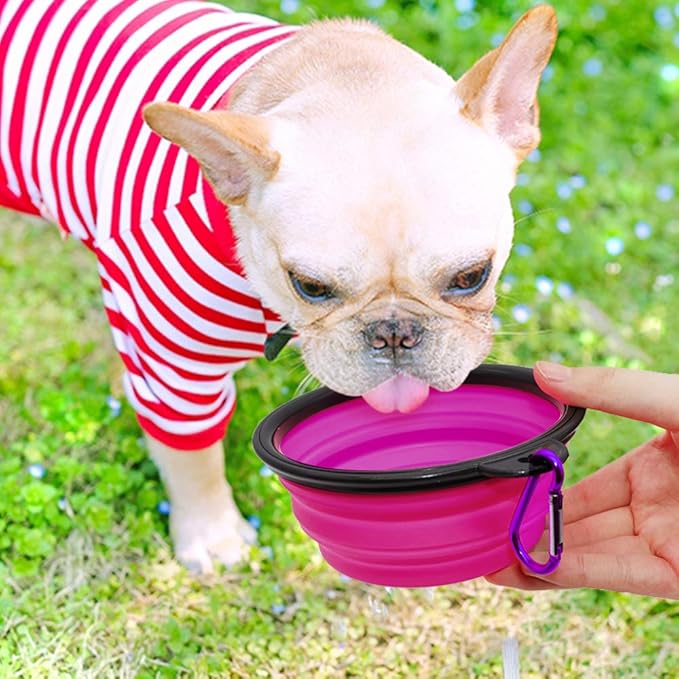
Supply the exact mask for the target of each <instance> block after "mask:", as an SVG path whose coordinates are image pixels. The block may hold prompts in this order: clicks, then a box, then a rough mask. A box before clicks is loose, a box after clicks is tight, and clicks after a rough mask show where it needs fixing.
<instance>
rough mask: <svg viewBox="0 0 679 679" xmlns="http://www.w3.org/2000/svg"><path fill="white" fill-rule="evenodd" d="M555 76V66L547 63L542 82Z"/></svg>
mask: <svg viewBox="0 0 679 679" xmlns="http://www.w3.org/2000/svg"><path fill="white" fill-rule="evenodd" d="M553 77H554V66H552V65H551V64H547V66H545V70H544V71H543V72H542V82H549V81H550V80H551V79H552V78H553Z"/></svg>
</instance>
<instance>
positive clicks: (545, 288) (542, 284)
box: [535, 276, 554, 295]
mask: <svg viewBox="0 0 679 679" xmlns="http://www.w3.org/2000/svg"><path fill="white" fill-rule="evenodd" d="M535 287H536V288H537V289H538V292H539V293H540V294H542V295H551V294H552V290H554V281H552V279H551V278H549V277H548V276H538V277H537V278H536V279H535Z"/></svg>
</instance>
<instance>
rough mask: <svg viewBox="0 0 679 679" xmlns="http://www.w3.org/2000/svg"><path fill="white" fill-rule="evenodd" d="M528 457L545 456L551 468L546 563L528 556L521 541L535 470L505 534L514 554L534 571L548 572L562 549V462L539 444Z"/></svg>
mask: <svg viewBox="0 0 679 679" xmlns="http://www.w3.org/2000/svg"><path fill="white" fill-rule="evenodd" d="M532 457H540V458H542V459H543V460H545V462H547V463H548V464H549V465H550V467H551V468H552V471H553V472H554V478H553V479H552V482H551V484H550V486H549V559H548V560H547V562H546V563H538V562H537V561H535V559H533V558H531V556H530V554H528V551H527V550H526V548H525V547H524V546H523V544H522V543H521V534H520V533H521V522H522V521H523V517H524V515H525V513H526V509H528V503H529V502H530V499H531V497H533V492H534V491H535V486H536V485H537V484H538V481H539V480H540V475H539V474H538V475H536V476H530V477H528V481H527V482H526V485H525V487H524V489H523V492H522V493H521V497H520V498H519V503H518V504H517V505H516V509H515V510H514V516H512V520H511V522H510V524H509V538H510V540H511V543H512V547H513V548H514V551H515V552H516V556H517V557H518V558H519V560H520V561H521V562H522V563H523V564H524V565H525V566H527V567H528V568H530V570H531V571H533V573H537V574H538V575H549V574H550V573H553V572H554V571H555V570H556V569H557V567H558V565H559V563H560V561H561V553H562V552H563V495H562V494H561V488H562V486H563V480H564V471H563V463H562V462H561V460H560V459H559V457H558V455H557V454H556V453H554V452H553V451H551V450H549V448H541V449H540V450H538V451H536V452H535V453H534V454H533V456H532Z"/></svg>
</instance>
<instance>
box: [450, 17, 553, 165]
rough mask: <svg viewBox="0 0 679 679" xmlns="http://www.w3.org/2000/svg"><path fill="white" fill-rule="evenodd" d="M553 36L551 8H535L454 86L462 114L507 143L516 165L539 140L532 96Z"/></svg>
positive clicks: (550, 50) (538, 82) (536, 111)
mask: <svg viewBox="0 0 679 679" xmlns="http://www.w3.org/2000/svg"><path fill="white" fill-rule="evenodd" d="M556 35H557V25H556V14H555V13H554V10H553V9H552V8H551V7H549V6H548V5H540V6H538V7H535V8H533V9H532V10H530V11H528V12H526V13H525V14H524V15H523V16H522V17H521V18H520V19H519V20H518V21H517V22H516V24H515V25H514V27H513V28H512V30H511V31H510V33H509V35H508V36H507V37H506V38H505V39H504V40H503V42H502V44H501V45H500V46H499V47H497V48H495V49H494V50H492V51H491V52H488V54H486V55H485V56H483V57H482V58H481V59H479V61H477V62H476V63H475V64H474V66H472V68H470V69H469V71H467V73H465V74H464V75H463V76H462V78H461V79H460V80H459V81H458V83H457V84H456V92H457V95H458V96H459V98H460V99H461V101H462V108H461V113H462V114H463V115H465V116H466V117H468V118H470V119H471V120H473V121H474V122H476V123H478V124H479V125H482V126H483V127H484V128H486V129H487V130H489V131H491V132H493V133H494V134H497V135H498V136H499V137H500V138H501V139H502V140H503V141H505V142H506V143H507V144H509V146H510V147H511V148H512V150H513V151H514V153H515V154H516V157H517V160H518V161H519V162H520V161H522V160H523V159H524V158H525V157H526V156H527V155H528V154H529V153H530V152H531V151H532V150H533V149H534V148H535V147H536V146H537V145H538V143H539V141H540V130H539V128H538V117H539V109H538V102H537V98H536V94H537V90H538V86H539V85H540V77H541V75H542V71H543V70H544V68H545V66H547V62H548V61H549V57H550V55H551V54H552V50H553V49H554V43H555V42H556Z"/></svg>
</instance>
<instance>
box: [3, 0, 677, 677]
mask: <svg viewBox="0 0 679 679" xmlns="http://www.w3.org/2000/svg"><path fill="white" fill-rule="evenodd" d="M463 4H464V3H459V2H458V3H453V2H450V1H446V2H440V3H439V2H435V1H433V0H431V1H422V2H419V3H416V2H408V1H407V0H402V2H400V3H398V2H395V1H394V0H386V2H384V3H379V2H372V3H367V2H363V1H362V0H340V1H339V2H333V3H332V4H330V3H328V2H325V3H323V2H317V3H308V4H304V5H300V6H296V5H295V3H291V2H288V3H284V4H283V5H282V7H283V8H285V9H288V10H290V9H292V10H294V11H293V13H292V14H290V15H288V16H286V15H285V14H284V13H283V12H282V9H281V5H279V3H278V2H269V1H261V2H256V3H251V2H247V3H246V2H244V1H239V2H238V3H236V2H233V3H231V5H232V6H234V7H237V6H238V7H245V6H246V5H247V8H248V9H249V10H250V11H252V10H253V9H254V10H256V11H260V12H262V13H265V14H269V15H272V16H278V17H281V18H285V19H286V20H289V21H295V22H296V21H306V20H308V19H310V18H313V17H314V16H323V15H328V14H354V15H357V14H362V15H367V16H371V17H373V18H375V19H377V20H379V21H380V22H381V23H382V24H383V25H384V26H385V27H386V28H387V29H388V30H389V31H390V32H392V33H393V34H395V35H396V36H397V37H399V38H401V39H403V40H404V41H405V42H407V43H408V44H410V45H411V46H413V47H414V48H416V49H418V50H419V51H421V52H422V53H424V54H425V55H426V56H428V57H429V58H431V59H433V60H434V61H436V62H437V63H439V64H441V65H443V66H444V67H445V68H446V69H448V70H449V72H451V74H453V75H459V74H460V73H462V72H463V71H464V69H465V68H467V67H468V66H469V65H470V64H471V63H472V62H473V61H474V59H475V58H476V57H478V56H479V55H480V54H481V53H482V52H483V51H485V50H486V49H489V48H490V47H491V45H492V44H493V43H494V42H495V41H496V40H497V39H498V36H499V35H500V34H502V33H504V32H506V30H507V29H508V27H509V26H510V24H511V21H512V19H513V18H514V17H515V15H516V13H517V12H518V11H521V10H524V9H527V8H528V6H529V5H528V3H527V2H509V1H508V0H507V1H498V2H492V3H490V2H489V3H484V7H483V9H479V10H478V11H477V10H473V11H459V10H458V9H457V7H456V5H457V6H459V7H462V5H463ZM471 4H472V5H473V3H471ZM371 5H372V6H373V8H372V9H371ZM555 5H556V8H557V11H558V14H559V18H560V24H561V37H560V40H559V43H558V46H557V50H556V53H555V55H554V59H553V61H552V67H551V69H550V71H549V73H548V75H547V78H546V79H545V81H544V82H543V84H542V88H541V105H542V121H543V125H542V127H543V143H542V145H541V154H540V155H541V157H540V159H539V160H537V159H536V157H533V159H532V161H530V162H527V163H525V165H524V166H523V167H522V170H521V172H522V174H521V176H520V182H521V185H520V186H518V187H517V189H516V190H515V192H514V194H513V202H514V205H515V207H516V214H517V222H518V224H517V234H516V246H515V252H514V254H513V256H512V258H511V260H510V263H509V265H508V268H507V271H506V273H505V275H504V282H503V284H502V286H501V299H500V302H499V305H498V312H497V316H498V325H499V326H500V327H499V330H498V336H497V339H496V344H495V349H494V353H493V357H492V358H493V360H495V361H502V362H512V363H522V364H527V365H530V364H531V363H532V362H533V361H535V360H536V359H538V358H545V357H550V356H551V357H553V358H560V359H563V360H565V361H566V362H568V363H571V364H608V365H626V366H632V367H641V368H648V369H656V370H665V371H672V370H676V365H677V363H678V362H679V348H677V342H676V339H677V337H679V325H678V322H677V315H676V313H675V310H676V309H677V306H678V305H679V284H678V283H677V280H676V276H677V271H679V248H677V247H676V244H677V243H678V242H679V211H678V210H677V207H678V201H677V197H676V195H675V194H676V192H677V190H679V182H678V181H677V179H676V176H675V175H674V174H673V172H672V170H673V169H674V168H676V167H677V166H678V161H679V142H678V140H677V138H676V130H677V129H679V97H677V94H678V93H679V78H677V77H673V73H674V71H672V69H671V68H668V67H667V65H668V64H670V65H671V64H672V63H673V60H674V61H675V62H676V59H677V57H676V54H677V53H676V44H677V42H679V38H678V37H677V36H679V16H677V13H676V12H675V14H673V13H672V12H673V9H672V8H671V7H668V8H665V9H664V10H663V9H662V7H661V8H658V7H656V6H655V4H653V3H643V2H641V1H635V2H631V1H630V2H625V3H620V2H613V1H611V2H603V1H602V2H600V3H598V4H591V3H589V2H584V1H583V0H575V1H571V2H566V1H565V0H563V1H561V2H556V3H555ZM295 8H296V9H295ZM668 12H669V14H668ZM663 76H664V77H663ZM675 76H676V73H675ZM673 191H674V194H673ZM639 222H643V223H646V224H648V226H649V227H650V229H651V233H650V237H647V238H644V237H643V236H645V235H646V231H647V229H646V227H643V226H639ZM569 227H570V229H569ZM639 236H642V237H641V238H640V237H639ZM673 244H674V245H673ZM621 245H622V251H621V252H619V251H620V248H621ZM0 290H2V291H3V295H2V305H0V328H1V329H2V330H0V676H12V677H74V676H75V677H95V676H96V677H106V676H111V677H156V676H160V677H175V676H192V677H194V676H195V677H207V676H210V677H214V676H220V677H222V676H227V677H258V676H261V677H412V676H417V677H458V676H472V677H494V676H500V674H501V651H502V643H503V640H504V639H505V638H506V637H507V636H509V635H514V636H516V637H517V638H518V640H519V644H520V651H521V665H522V676H524V677H549V676H554V677H581V676H587V677H674V676H678V675H679V641H678V640H679V604H677V603H674V602H668V601H663V600H656V599H652V598H647V597H638V596H630V595H624V594H613V593H609V592H601V591H596V590H575V591H567V592H538V593H523V592H518V591H511V590H503V589H499V588H494V587H492V586H490V585H488V584H486V583H484V582H482V581H475V582H469V583H464V584H461V585H455V586H449V587H442V588H438V589H436V590H386V589H384V588H378V587H370V586H367V585H362V584H360V583H358V582H355V581H346V580H344V579H342V578H340V577H339V576H338V574H337V573H335V572H334V571H332V569H330V568H329V567H328V566H327V565H325V564H324V562H323V561H322V559H321V557H320V555H319V553H318V551H317V549H316V547H315V546H314V545H313V544H312V543H311V541H310V540H309V539H308V538H306V537H305V536H304V535H303V534H302V533H301V531H300V529H299V528H298V526H297V524H296V522H295V520H294V518H293V517H292V514H291V511H290V504H289V501H288V496H287V494H286V493H285V492H284V490H283V489H282V487H281V486H280V484H279V483H278V482H277V480H276V479H275V478H274V477H270V476H266V475H263V474H262V473H261V465H260V464H259V462H258V460H257V458H256V457H255V455H254V453H253V452H252V450H251V447H250V435H251V431H252V429H253V427H254V425H255V424H256V423H257V421H258V420H259V419H260V418H261V417H263V416H264V415H265V414H266V413H267V412H269V411H270V410H271V409H272V408H273V407H275V406H276V405H278V404H279V403H282V402H283V401H285V400H286V399H287V398H289V397H290V396H291V395H292V394H293V393H294V391H295V389H296V388H297V386H298V385H299V383H300V381H301V380H302V378H303V376H304V373H303V371H302V370H301V369H300V366H299V359H298V357H297V356H296V354H295V353H294V351H293V350H291V349H286V350H285V353H284V354H283V355H282V356H281V358H280V360H279V361H278V362H277V363H276V364H274V365H265V364H264V363H263V362H253V363H252V364H250V365H249V366H248V367H247V368H246V369H245V370H243V371H242V373H240V374H239V376H238V386H239V409H238V415H237V417H236V418H235V419H234V421H233V423H232V425H231V429H230V431H229V437H228V441H227V446H226V447H227V451H228V453H227V467H228V471H227V473H228V476H229V478H230V479H231V481H232V482H233V484H234V488H235V492H236V497H237V500H238V502H239V504H240V506H241V508H242V509H243V511H244V513H245V514H246V515H248V516H256V517H258V518H259V519H260V520H261V529H260V531H259V545H260V546H259V547H256V548H253V549H252V551H251V553H250V556H249V559H248V560H247V561H246V562H245V563H243V564H242V565H241V566H240V567H238V568H236V569H234V570H233V571H230V572H225V571H222V572H220V573H218V574H217V575H214V576H211V577H209V578H193V577H191V576H189V575H188V574H187V573H186V572H185V571H183V570H182V569H181V568H179V567H178V566H177V565H176V564H175V562H174V561H173V560H172V557H171V552H170V545H169V543H168V535H167V521H166V518H165V517H164V516H163V515H161V514H160V513H159V512H158V510H157V506H158V503H159V502H160V501H161V500H163V499H164V494H163V489H162V486H161V484H160V481H159V479H158V475H157V473H156V470H155V468H154V467H153V465H152V464H151V463H150V462H149V461H148V459H147V458H146V454H145V451H144V449H143V447H142V445H141V444H140V439H139V436H140V432H139V429H138V427H137V425H136V423H135V420H134V417H133V414H132V412H131V410H130V408H129V406H128V405H126V404H125V403H123V404H122V408H121V409H120V412H118V409H117V408H116V407H115V403H114V402H113V403H112V404H109V403H107V398H108V397H109V396H110V395H114V396H120V393H119V386H118V380H119V374H118V367H117V362H116V359H115V356H114V352H113V349H112V344H111V341H110V338H109V334H108V332H109V331H108V328H107V325H106V322H105V318H104V314H103V313H102V310H101V300H100V293H99V290H98V282H97V276H96V272H95V267H94V262H93V260H92V258H91V256H90V255H89V253H88V252H87V251H86V250H85V249H84V248H83V247H82V246H80V245H79V244H77V243H73V242H66V243H62V242H61V241H60V240H59V238H58V236H57V234H56V231H55V230H53V229H51V228H49V227H44V226H42V225H39V224H37V223H35V222H31V221H27V220H24V219H22V218H20V217H18V216H16V215H13V214H11V213H8V212H3V213H2V214H1V215H0ZM111 405H112V406H113V407H111ZM651 433H652V428H650V427H649V426H648V425H642V424H638V423H633V422H628V421H621V420H617V419H614V418H612V417H609V416H604V415H601V414H598V413H589V414H588V416H587V418H586V420H585V422H584V424H583V425H582V427H581V429H580V431H579V433H578V434H577V436H576V438H575V439H574V440H573V442H572V444H571V446H570V448H571V455H572V456H571V459H570V460H569V462H568V465H567V474H568V478H569V480H570V482H573V481H575V480H576V479H578V478H581V477H582V476H584V475H586V474H588V473H590V472H591V471H593V470H594V469H596V468H598V467H599V466H601V465H602V464H605V463H606V462H607V461H609V460H611V459H613V458H615V457H616V456H617V455H619V454H620V453H622V452H624V451H625V450H627V449H629V448H630V447H632V446H633V445H634V444H635V443H637V442H640V441H642V440H644V439H645V438H647V437H648V436H649V435H650V434H651ZM31 465H40V467H31ZM40 468H42V469H44V470H45V473H44V476H42V478H35V477H34V476H32V475H31V473H30V470H31V469H33V472H34V474H36V476H38V477H39V476H40Z"/></svg>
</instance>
